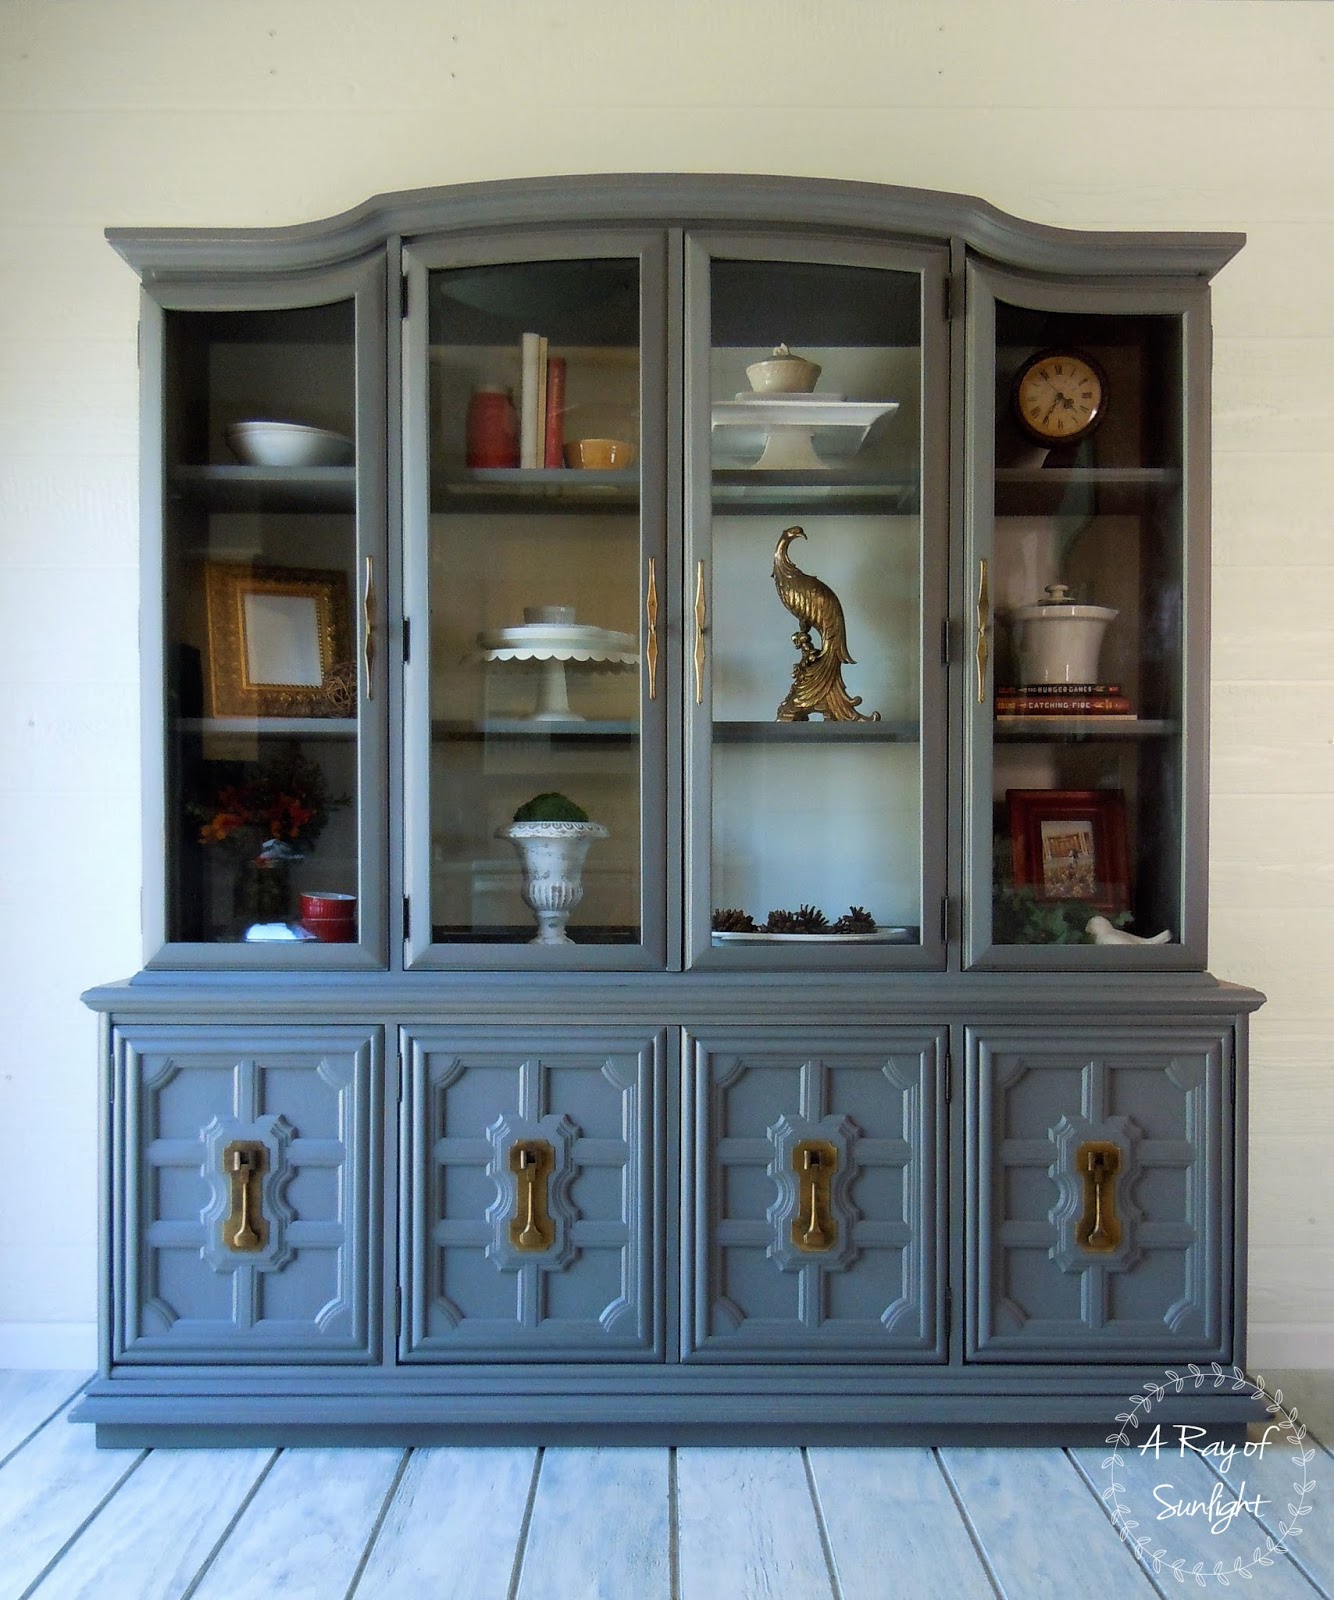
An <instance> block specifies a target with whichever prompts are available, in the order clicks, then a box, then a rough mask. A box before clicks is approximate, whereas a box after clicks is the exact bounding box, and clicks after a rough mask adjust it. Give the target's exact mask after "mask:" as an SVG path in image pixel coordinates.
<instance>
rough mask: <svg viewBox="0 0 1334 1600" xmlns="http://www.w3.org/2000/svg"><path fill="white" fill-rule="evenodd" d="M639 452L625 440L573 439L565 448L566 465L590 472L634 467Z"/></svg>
mask: <svg viewBox="0 0 1334 1600" xmlns="http://www.w3.org/2000/svg"><path fill="white" fill-rule="evenodd" d="M638 454H639V452H638V451H637V450H636V449H635V447H634V445H632V444H627V443H626V442H625V440H624V439H571V440H570V442H569V444H567V445H566V446H565V465H566V466H567V467H583V468H584V469H585V470H586V471H590V472H606V471H608V470H613V471H614V470H616V469H618V468H620V467H633V466H634V464H635V457H636V456H637V455H638Z"/></svg>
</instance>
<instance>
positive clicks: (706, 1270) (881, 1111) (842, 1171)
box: [682, 1027, 945, 1362]
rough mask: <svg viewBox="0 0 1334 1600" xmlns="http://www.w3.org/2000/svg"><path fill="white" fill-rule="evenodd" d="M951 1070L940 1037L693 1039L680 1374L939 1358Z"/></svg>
mask: <svg viewBox="0 0 1334 1600" xmlns="http://www.w3.org/2000/svg"><path fill="white" fill-rule="evenodd" d="M944 1059H945V1046H944V1030H943V1029H934V1028H921V1029H913V1028H896V1027H889V1028H837V1027H833V1028H826V1029H821V1030H820V1031H819V1032H818V1033H814V1032H812V1033H809V1034H807V1033H804V1032H799V1031H797V1030H774V1031H773V1032H770V1033H758V1032H756V1031H754V1030H750V1029H748V1030H744V1031H742V1030H737V1031H736V1033H735V1034H731V1033H729V1032H728V1031H727V1030H725V1029H717V1030H710V1031H709V1032H707V1033H705V1034H702V1035H699V1036H695V1037H693V1038H691V1039H690V1040H689V1048H688V1051H687V1057H686V1060H687V1071H686V1103H685V1110H684V1116H685V1123H684V1126H685V1128H686V1181H685V1230H686V1231H685V1246H684V1261H685V1269H686V1270H685V1278H686V1287H685V1290H684V1292H683V1295H682V1305H683V1308H684V1309H683V1318H682V1320H683V1328H682V1350H683V1355H684V1357H685V1358H686V1359H691V1360H706V1361H756V1360H759V1361H765V1360H769V1361H784V1362H786V1361H827V1360H831V1359H837V1360H848V1361H875V1360H894V1361H904V1360H906V1361H911V1360H918V1361H921V1360H941V1359H943V1356H944V1348H943V1347H944V1330H943V1325H942V1318H941V1315H940V1298H941V1285H942V1283H943V1273H942V1265H943V1260H944V1248H945V1242H944V1230H945V1221H944V1206H943V1201H942V1199H941V1196H942V1194H943V1182H944V1173H943V1168H942V1165H941V1159H940V1152H941V1151H942V1150H943V1147H944V1141H943V1136H942V1126H943V1125H942V1118H943V1113H944V1106H943V1095H942V1094H941V1089H940V1079H941V1074H942V1072H943V1063H944Z"/></svg>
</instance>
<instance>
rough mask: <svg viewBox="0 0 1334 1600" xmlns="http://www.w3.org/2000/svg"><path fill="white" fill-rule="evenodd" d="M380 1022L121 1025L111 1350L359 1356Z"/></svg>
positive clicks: (366, 1325)
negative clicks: (368, 1026)
mask: <svg viewBox="0 0 1334 1600" xmlns="http://www.w3.org/2000/svg"><path fill="white" fill-rule="evenodd" d="M379 1055H380V1044H379V1034H378V1032H372V1031H367V1030H365V1029H361V1028H355V1027H320V1026H318V1025H312V1024H302V1025H300V1026H299V1027H291V1028H245V1027H236V1028H230V1027H218V1028H192V1027H180V1028H175V1027H170V1026H148V1027H140V1028H134V1027H131V1028H125V1029H121V1030H118V1032H117V1034H116V1038H115V1058H114V1070H115V1074H116V1103H117V1108H118V1113H119V1114H118V1117H117V1121H116V1143H115V1160H116V1163H117V1165H118V1167H119V1169H120V1172H121V1181H120V1182H119V1183H118V1185H117V1186H116V1189H117V1196H118V1201H117V1204H118V1206H119V1208H120V1209H121V1211H122V1215H121V1217H120V1218H119V1219H118V1221H117V1226H116V1229H115V1234H114V1237H115V1239H116V1240H117V1247H116V1250H115V1252H114V1258H113V1263H112V1270H113V1275H114V1280H115V1296H114V1304H115V1313H116V1314H115V1319H114V1328H113V1341H114V1354H115V1359H117V1360H118V1361H173V1360H177V1361H179V1360H186V1361H190V1362H192V1363H195V1362H201V1361H207V1362H261V1361H262V1362H270V1361H272V1362H292V1361H303V1362H309V1361H321V1362H322V1361H369V1360H372V1359H373V1358H374V1357H375V1355H376V1349H377V1345H378V1316H377V1317H372V1314H371V1308H372V1306H375V1307H376V1308H377V1310H378V1305H379V1291H378V1281H379V1274H378V1270H377V1265H376V1262H377V1256H378V1250H379V1227H378V1206H377V1204H376V1192H377V1191H376V1185H375V1183H374V1182H373V1175H374V1172H375V1170H376V1169H377V1167H378V1157H377V1156H376V1155H375V1154H374V1152H376V1151H377V1149H378V1143H379V1141H378V1135H377V1133H376V1131H375V1129H376V1124H377V1122H378V1116H377V1112H376V1103H377V1101H376V1094H377V1090H376V1085H377V1082H378V1079H379V1075H380V1062H379Z"/></svg>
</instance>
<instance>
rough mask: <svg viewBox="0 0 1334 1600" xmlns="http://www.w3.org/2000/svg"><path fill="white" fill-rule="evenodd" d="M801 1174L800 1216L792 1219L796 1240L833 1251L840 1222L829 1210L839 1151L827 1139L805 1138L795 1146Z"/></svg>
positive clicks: (809, 1249) (803, 1247) (811, 1247)
mask: <svg viewBox="0 0 1334 1600" xmlns="http://www.w3.org/2000/svg"><path fill="white" fill-rule="evenodd" d="M792 1167H793V1170H794V1171H795V1172H796V1174H797V1187H798V1196H797V1215H796V1217H795V1218H794V1219H793V1222H792V1243H793V1244H794V1245H796V1247H797V1249H798V1250H801V1251H805V1252H806V1253H808V1254H809V1253H812V1252H814V1251H817V1250H832V1249H833V1248H834V1245H835V1243H836V1242H837V1240H838V1224H837V1223H836V1222H835V1221H834V1219H833V1217H832V1216H831V1215H830V1212H829V1189H830V1185H831V1184H832V1183H833V1180H834V1173H835V1171H836V1169H837V1167H838V1151H837V1150H836V1149H835V1148H834V1146H833V1145H832V1144H830V1143H829V1141H828V1140H827V1139H803V1140H802V1141H801V1143H800V1144H798V1145H794V1146H793V1149H792Z"/></svg>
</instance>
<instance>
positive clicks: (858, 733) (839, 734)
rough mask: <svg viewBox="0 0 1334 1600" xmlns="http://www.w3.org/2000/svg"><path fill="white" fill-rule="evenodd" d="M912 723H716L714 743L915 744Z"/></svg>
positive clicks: (915, 731)
mask: <svg viewBox="0 0 1334 1600" xmlns="http://www.w3.org/2000/svg"><path fill="white" fill-rule="evenodd" d="M920 737H921V732H920V729H919V728H918V725H917V723H915V722H715V723H714V725H713V741H714V743H715V744H916V743H917V742H918V740H919V739H920Z"/></svg>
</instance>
